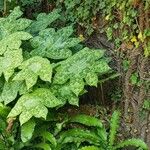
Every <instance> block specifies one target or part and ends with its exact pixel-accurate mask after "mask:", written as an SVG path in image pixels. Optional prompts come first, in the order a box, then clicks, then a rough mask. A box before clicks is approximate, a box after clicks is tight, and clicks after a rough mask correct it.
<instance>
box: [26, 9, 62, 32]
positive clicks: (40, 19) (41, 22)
mask: <svg viewBox="0 0 150 150" xmlns="http://www.w3.org/2000/svg"><path fill="white" fill-rule="evenodd" d="M59 16H60V15H59V11H58V10H54V11H53V12H51V13H49V14H46V13H41V14H39V15H38V16H37V20H36V21H34V22H32V24H31V26H30V27H29V28H28V32H30V33H37V32H39V31H41V30H43V29H46V27H48V26H49V25H50V24H51V23H52V22H53V21H55V20H56V19H58V18H59Z"/></svg>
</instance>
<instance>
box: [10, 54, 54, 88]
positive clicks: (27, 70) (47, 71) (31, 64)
mask: <svg viewBox="0 0 150 150" xmlns="http://www.w3.org/2000/svg"><path fill="white" fill-rule="evenodd" d="M19 69H22V70H21V71H20V72H19V73H18V74H17V75H16V76H15V77H14V78H13V80H15V81H22V80H25V81H26V85H27V89H29V88H31V87H32V86H34V85H35V84H36V82H37V79H38V76H39V77H40V79H41V80H43V81H49V82H51V77H52V66H51V65H50V62H49V60H48V59H46V58H42V57H39V56H35V57H32V58H30V59H28V60H26V61H24V62H23V63H22V64H21V65H20V66H19Z"/></svg>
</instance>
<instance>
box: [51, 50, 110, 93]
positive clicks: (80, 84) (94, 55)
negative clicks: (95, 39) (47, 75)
mask: <svg viewBox="0 0 150 150" xmlns="http://www.w3.org/2000/svg"><path fill="white" fill-rule="evenodd" d="M103 53H104V52H103V51H101V50H90V49H88V48H84V49H83V50H81V51H79V52H78V53H76V54H75V55H73V56H72V57H70V58H68V59H66V60H65V61H62V62H61V63H60V65H59V66H58V67H57V68H56V74H55V76H54V83H55V84H64V83H66V82H67V81H69V86H70V89H71V90H72V91H73V92H74V93H75V94H76V95H77V96H78V95H79V93H80V92H81V91H83V89H84V85H85V84H87V85H90V86H96V85H97V82H98V75H102V74H104V73H107V72H108V71H109V70H110V67H109V66H108V64H107V62H106V60H104V59H100V58H101V57H102V56H103ZM84 80H85V81H84Z"/></svg>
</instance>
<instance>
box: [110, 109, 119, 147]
mask: <svg viewBox="0 0 150 150" xmlns="http://www.w3.org/2000/svg"><path fill="white" fill-rule="evenodd" d="M119 119H120V113H119V112H118V111H115V112H114V113H113V115H112V118H111V120H110V132H109V146H110V147H112V146H113V145H114V144H115V137H116V134H117V129H118V128H119Z"/></svg>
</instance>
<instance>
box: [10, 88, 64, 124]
mask: <svg viewBox="0 0 150 150" xmlns="http://www.w3.org/2000/svg"><path fill="white" fill-rule="evenodd" d="M60 105H62V102H61V100H59V99H57V98H56V97H55V96H54V95H53V94H52V93H51V91H50V90H49V89H46V88H38V89H36V90H34V91H33V92H32V93H27V94H24V95H23V96H21V97H20V98H19V100H18V101H17V103H16V105H15V106H14V108H12V110H11V111H10V113H9V115H8V117H9V118H10V117H11V118H13V117H16V116H17V115H19V114H20V117H19V120H20V123H21V125H22V124H24V123H25V122H27V121H28V120H29V119H30V118H31V117H32V116H35V117H37V118H44V119H46V116H47V113H48V109H47V108H46V107H49V108H53V107H57V106H60Z"/></svg>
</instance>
